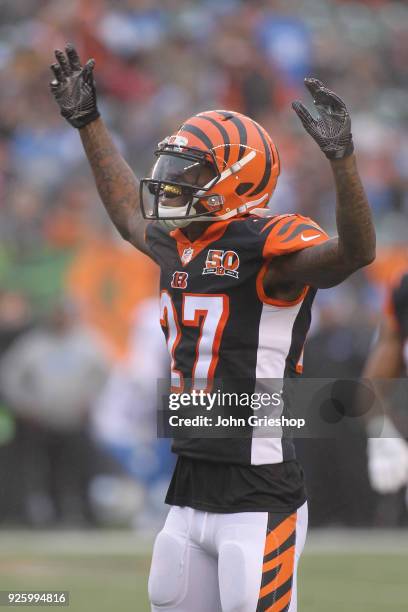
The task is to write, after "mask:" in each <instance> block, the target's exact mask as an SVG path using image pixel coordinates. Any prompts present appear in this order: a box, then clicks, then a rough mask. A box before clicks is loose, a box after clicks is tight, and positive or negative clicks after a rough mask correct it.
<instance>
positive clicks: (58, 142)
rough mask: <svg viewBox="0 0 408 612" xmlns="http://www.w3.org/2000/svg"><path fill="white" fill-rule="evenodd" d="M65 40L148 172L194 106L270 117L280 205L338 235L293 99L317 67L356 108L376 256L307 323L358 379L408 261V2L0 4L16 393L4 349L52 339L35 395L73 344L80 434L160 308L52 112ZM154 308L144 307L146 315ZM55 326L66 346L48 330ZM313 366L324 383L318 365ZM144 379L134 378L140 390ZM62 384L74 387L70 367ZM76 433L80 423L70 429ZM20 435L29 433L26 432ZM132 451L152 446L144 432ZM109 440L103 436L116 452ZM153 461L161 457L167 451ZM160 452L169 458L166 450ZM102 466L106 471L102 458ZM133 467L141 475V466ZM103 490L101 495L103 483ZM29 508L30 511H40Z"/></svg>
mask: <svg viewBox="0 0 408 612" xmlns="http://www.w3.org/2000/svg"><path fill="white" fill-rule="evenodd" d="M67 41H70V42H73V43H74V44H75V45H76V46H77V48H78V51H79V53H80V56H81V58H82V59H83V61H86V59H88V57H94V58H95V60H96V68H95V75H96V82H97V91H98V100H99V108H100V111H101V113H102V115H103V117H104V118H105V120H106V122H107V124H108V126H109V128H110V129H111V130H112V132H113V133H114V135H115V138H116V140H117V143H118V145H119V147H120V148H121V150H122V151H123V154H124V155H125V157H126V159H127V160H128V161H129V163H130V165H131V166H132V168H133V169H134V171H135V173H136V174H137V175H138V176H144V175H145V174H146V172H147V171H148V169H149V167H150V166H151V165H152V156H153V151H154V148H155V145H156V143H157V142H159V141H160V140H162V138H163V137H164V136H166V135H168V134H170V133H172V132H173V131H174V129H175V128H176V127H177V126H178V125H179V124H180V123H181V121H182V120H183V119H185V118H186V117H188V116H190V115H191V114H194V113H196V112H199V111H200V110H205V109H209V108H232V109H234V110H237V111H240V112H243V113H246V114H249V115H251V116H252V117H253V118H255V119H256V120H257V121H259V122H260V123H261V124H262V125H264V126H265V128H266V129H267V130H268V131H269V132H270V134H271V135H272V137H273V139H274V141H275V142H276V144H277V146H278V149H279V151H280V157H281V162H282V174H281V177H280V179H279V183H278V188H277V190H276V192H275V194H274V196H273V199H272V202H271V208H273V210H275V211H276V212H279V213H281V212H284V211H289V212H293V211H297V212H299V213H302V214H304V215H307V216H311V217H312V218H314V219H315V220H316V221H318V222H319V223H320V224H322V225H323V227H324V228H325V229H327V230H328V231H329V232H330V231H333V229H334V226H335V220H334V202H335V194H334V190H333V184H332V179H331V176H330V171H329V168H328V166H327V162H326V160H325V159H324V158H323V157H322V155H321V153H320V151H319V150H318V148H317V147H316V146H315V144H314V143H313V142H312V141H311V139H310V137H309V136H308V135H306V134H305V133H304V131H303V129H302V128H301V126H300V123H299V121H298V120H297V118H296V116H295V115H294V113H293V111H292V110H291V102H292V100H294V99H296V98H299V99H302V100H303V101H304V102H305V103H308V102H309V103H310V102H311V100H310V99H309V100H308V99H307V96H306V92H305V89H304V87H303V78H304V77H305V76H308V75H311V76H315V77H318V78H320V79H321V80H322V81H324V82H325V83H326V84H327V85H328V86H329V87H330V88H332V89H334V90H335V91H336V92H338V93H339V94H340V95H341V96H342V97H343V98H344V99H345V100H346V101H347V104H348V106H349V108H350V112H351V115H352V122H353V135H354V140H355V144H356V149H357V153H358V160H359V165H360V170H361V174H362V177H363V181H364V184H365V187H366V190H367V193H368V195H369V199H370V202H371V205H372V208H373V212H374V215H375V219H376V226H377V229H378V239H379V254H378V259H377V262H375V264H374V265H372V266H371V267H370V269H369V270H368V271H364V272H360V273H358V274H357V275H354V277H353V278H352V279H350V280H349V281H348V282H347V283H345V284H344V285H342V286H341V287H339V288H336V289H333V290H330V291H322V292H319V293H320V295H319V299H318V301H317V305H316V309H315V317H314V323H313V329H312V333H313V334H314V339H313V342H314V343H315V345H314V346H315V350H316V351H321V354H324V356H325V358H324V359H321V360H320V366H321V363H323V362H324V363H325V364H326V369H327V372H326V375H327V376H331V375H332V372H335V374H334V375H338V374H336V372H337V373H338V372H339V371H341V372H342V374H343V375H344V376H356V375H358V373H359V371H360V369H361V366H362V363H363V362H364V359H365V356H366V353H367V351H368V350H369V349H368V347H369V343H370V340H371V336H372V331H373V328H374V327H375V325H376V322H377V320H378V316H379V313H380V312H381V308H382V302H383V299H384V293H385V291H386V287H387V285H388V284H389V283H390V282H392V280H393V279H394V278H395V277H396V276H397V275H398V274H399V273H400V272H401V271H402V270H403V269H404V268H405V267H407V266H408V249H407V248H406V247H407V240H408V239H407V236H408V232H407V230H408V222H407V219H408V196H407V193H408V192H407V189H406V187H407V182H408V131H407V124H408V105H407V98H406V95H407V94H406V91H407V84H408V5H407V3H406V2H404V1H397V0H390V1H388V0H360V1H357V0H201V1H200V2H198V1H195V0H164V1H160V2H159V0H116V1H115V2H109V1H108V0H71V1H70V2H66V1H64V0H0V81H1V87H0V352H1V355H4V360H5V362H6V361H7V360H8V361H7V363H8V366H7V367H9V371H10V372H13V371H14V373H15V377H16V380H15V387H16V389H18V388H20V389H21V388H22V387H24V385H23V386H21V384H20V382H17V380H18V379H17V377H18V374H19V373H18V371H17V370H18V368H17V367H16V366H15V365H13V361H12V357H10V355H11V353H10V351H11V352H12V351H13V350H14V351H15V354H14V359H15V361H14V364H16V363H17V364H18V365H19V367H20V369H22V370H23V369H24V368H23V364H22V362H21V360H20V359H19V358H18V357H16V354H18V353H17V352H16V351H18V350H23V353H24V354H25V352H26V351H25V349H22V348H21V345H20V346H18V345H17V348H16V345H15V344H16V342H24V341H27V342H31V343H34V344H35V342H38V343H39V345H40V346H41V351H42V352H41V354H42V355H43V357H44V359H43V361H44V368H45V370H44V371H42V370H41V368H40V367H39V366H40V364H39V363H30V364H29V365H30V367H31V366H36V367H37V370H35V371H34V373H33V372H31V374H27V372H24V371H23V372H21V373H20V374H21V375H22V376H23V381H24V384H27V385H28V386H27V389H28V395H29V396H30V394H31V393H34V387H33V386H30V384H31V385H32V384H33V377H34V378H35V377H38V379H39V380H37V381H36V382H37V383H38V384H40V382H39V381H41V377H42V376H51V372H52V376H53V377H55V376H56V374H55V372H56V371H58V367H57V366H58V360H57V361H55V360H54V356H55V351H56V353H58V354H59V355H60V357H61V360H62V361H61V364H60V365H61V368H62V371H63V372H64V373H66V372H67V370H66V369H65V368H67V365H66V363H64V360H63V359H62V357H63V356H64V355H65V356H66V357H67V360H66V362H67V363H70V360H69V356H70V355H71V356H72V355H74V354H75V355H76V354H80V355H81V359H83V360H84V361H85V362H86V367H89V368H90V369H91V371H92V372H94V375H92V376H85V377H84V376H82V378H81V377H80V378H81V384H83V385H84V387H86V389H85V391H86V393H88V392H90V391H92V393H91V395H90V396H86V400H84V399H83V398H81V399H80V401H78V398H72V397H71V398H70V400H69V401H71V402H72V403H73V404H75V410H74V408H73V410H74V412H75V415H74V416H73V420H74V421H75V422H76V426H75V427H76V429H77V430H78V431H79V430H81V431H82V429H81V428H80V427H79V423H83V422H85V421H87V420H89V421H92V419H91V418H90V417H89V415H88V411H90V407H91V405H92V406H93V405H94V404H97V405H98V406H102V407H100V414H105V412H104V411H106V402H108V404H109V397H110V395H109V394H110V393H111V392H112V389H121V390H123V389H128V391H127V393H130V395H132V392H131V391H129V389H132V385H133V384H135V383H134V378H135V376H136V378H137V372H138V371H139V370H140V368H141V363H142V361H143V358H140V360H139V361H138V360H137V358H135V357H134V355H135V354H137V350H136V349H135V350H133V348H132V337H134V334H137V329H138V327H137V324H136V323H135V320H136V319H135V316H136V313H137V312H138V309H139V308H142V310H143V309H144V310H143V312H145V318H146V319H149V318H150V316H153V313H154V304H152V303H150V302H146V300H149V298H150V297H151V296H152V295H154V292H155V290H156V285H157V272H156V270H155V267H154V266H153V264H151V263H150V262H149V261H148V260H147V259H146V258H145V257H144V256H143V255H140V254H138V253H137V252H136V251H134V250H133V249H132V248H131V247H129V246H128V245H127V244H125V243H124V242H122V241H121V240H120V239H119V237H118V235H117V234H116V231H115V230H114V229H113V228H112V226H111V224H110V222H109V220H108V218H107V216H106V214H105V212H104V211H103V208H102V206H101V204H100V202H99V200H98V196H97V193H96V190H95V188H94V185H93V181H92V178H91V175H90V172H89V169H88V166H87V163H86V159H85V157H84V154H83V152H82V150H81V146H80V142H79V137H78V134H77V133H76V131H75V130H73V129H72V128H71V127H70V126H69V125H68V124H67V123H66V122H65V121H64V120H63V119H62V118H61V117H60V116H59V113H58V109H57V106H56V104H55V102H54V100H53V99H52V97H51V95H50V93H49V87H48V83H49V81H50V80H51V72H50V70H49V65H50V64H51V63H52V62H53V61H54V60H53V50H54V49H55V48H63V47H64V44H65V43H66V42H67ZM146 304H151V306H150V307H149V309H147V310H146ZM68 305H69V306H68ZM67 308H68V310H69V314H67ZM61 309H62V311H63V313H64V314H63V315H62V314H61ZM72 310H73V311H75V314H73V312H72ZM68 320H69V323H68ZM74 320H75V325H78V336H77V339H78V345H77V346H74V344H75V343H73V342H71V341H70V342H68V344H69V346H65V345H64V343H63V342H62V341H61V333H62V331H63V330H61V328H58V325H62V327H64V326H66V325H74V322H73V321H74ZM79 326H80V327H81V331H80V330H79ZM64 329H65V330H66V327H65V328H64ZM50 330H52V334H57V337H58V342H54V341H55V338H54V339H52V338H51V339H50V334H51V331H50ZM41 334H43V337H41ZM52 334H51V335H52ZM81 334H82V336H81ZM39 336H40V337H39ZM71 337H72V334H70V335H69V338H71ZM91 337H92V339H91ZM22 346H23V347H24V345H22ZM102 346H103V349H102V348H101V347H102ZM85 347H86V348H87V350H84V348H85ZM91 348H92V350H91ZM155 350H156V349H155ZM1 355H0V358H1ZM132 355H133V357H132ZM102 356H103V359H102ZM26 357H27V355H26ZM27 360H28V357H27ZM34 362H35V360H34ZM129 363H132V367H131V368H130V369H131V370H132V372H133V374H132V375H129ZM311 363H312V360H311ZM47 368H49V370H47ZM163 368H164V369H165V366H163ZM316 368H317V369H318V368H319V364H316ZM124 369H125V370H126V372H127V374H126V382H125V383H123V384H122V383H121V382H120V381H121V376H123V371H124ZM101 371H102V372H103V371H105V373H106V372H108V373H111V377H112V379H111V380H110V381H109V385H111V386H110V387H109V389H104V390H102V391H103V393H104V394H105V395H104V397H103V398H102V400H101V399H100V398H99V394H100V392H101V389H100V388H99V387H98V385H96V386H94V387H92V389H91V388H88V383H90V381H91V380H93V381H97V380H98V376H99V375H100V372H101ZM44 372H45V373H44ZM98 372H99V374H98ZM135 373H136V374H135ZM309 375H316V372H314V371H313V367H311V371H310V373H309ZM320 375H322V373H321V371H320ZM30 376H31V378H30ZM72 376H73V377H74V379H75V380H77V379H76V378H75V377H77V376H79V373H78V372H77V371H73V372H72ZM105 378H106V376H105ZM140 378H141V377H140V376H139V383H136V386H138V385H139V387H138V388H139V393H140V394H141V395H140V397H143V393H144V391H143V390H141V389H140ZM54 380H57V379H55V378H54ZM7 381H8V382H9V384H10V385H12V383H13V381H14V378H13V377H12V376H11V375H9V376H7ZM57 382H58V381H57ZM85 383H86V384H85ZM61 384H62V383H61ZM63 384H64V385H67V389H70V388H72V380H71V382H70V379H69V377H68V379H67V380H65V381H64V383H63ZM115 385H116V387H115ZM129 385H130V386H129ZM34 386H35V385H34ZM102 386H103V385H102ZM56 387H57V388H58V384H56ZM58 389H59V391H58V392H61V389H60V388H58ZM48 392H49V393H51V391H50V390H49V389H47V393H48ZM0 393H1V399H2V402H3V404H4V406H3V409H2V412H1V411H0V444H1V440H2V439H4V440H6V441H7V440H9V438H10V436H11V437H12V435H13V434H12V425H10V420H9V418H8V416H7V415H8V412H7V411H8V409H9V406H10V405H13V403H14V404H17V405H18V407H19V410H20V412H19V418H20V419H23V421H24V422H26V420H27V414H25V413H24V414H23V412H24V410H23V407H24V406H26V405H28V406H29V407H30V405H31V404H30V402H29V401H28V404H27V399H26V398H22V397H21V395H19V394H17V395H18V397H14V395H13V390H11V391H10V389H5V388H4V385H3V386H2V388H1V389H0ZM122 395H123V396H126V392H125V391H124V392H123V394H122ZM44 401H45V400H44ZM123 401H124V404H126V401H125V399H123ZM140 401H141V403H142V404H143V405H145V403H144V402H143V401H142V400H140ZM50 402H52V400H50ZM98 402H99V403H98ZM134 405H135V402H134V401H133V402H130V403H129V406H134ZM36 409H39V406H34V407H33V411H34V412H35V410H36ZM43 410H44V412H45V413H46V412H47V410H46V408H45V407H44V406H43ZM123 410H124V412H125V413H127V412H129V411H131V408H130V407H128V408H124V409H123ZM126 411H127V412H126ZM63 414H64V410H63V409H62V407H61V411H60V416H61V419H62V421H61V423H59V424H58V427H60V428H61V430H64V428H65V430H66V429H67V424H66V423H63ZM106 414H109V410H107V413H106ZM48 416H49V415H48ZM44 418H45V421H43V422H46V428H51V429H52V427H55V423H52V422H49V420H47V415H45V416H44V414H42V415H40V417H39V415H38V414H37V415H35V414H32V415H30V419H31V420H34V421H35V420H36V419H37V422H39V420H40V421H41V419H44ZM53 418H57V419H58V415H57V416H55V415H54V417H53ZM30 419H29V420H30ZM51 420H52V419H51ZM96 421H97V424H96V425H95V423H94V430H95V431H97V432H98V433H99V435H100V436H101V438H102V439H104V440H105V438H106V435H105V434H106V431H107V429H109V428H107V427H106V426H105V425H104V423H106V422H109V423H110V420H109V418H108V417H106V420H105V421H104V419H101V418H98V419H96ZM30 427H32V423H31V424H30ZM75 427H73V424H72V423H71V425H70V426H69V427H68V429H69V430H70V431H71V432H72V430H73V429H75ZM113 429H114V426H113ZM119 429H120V428H119ZM147 429H149V428H147ZM124 430H126V427H123V428H122V430H121V431H122V432H123V431H124ZM101 432H103V435H102V434H101ZM21 435H22V439H23V442H22V443H24V436H25V435H26V432H23V433H22V434H21ZM121 435H122V434H121ZM107 437H108V438H109V437H110V436H109V435H108V436H107ZM119 437H120V436H119ZM151 437H152V434H150V438H151ZM141 438H143V436H141ZM147 438H149V435H147ZM6 443H7V442H4V444H6ZM139 443H140V445H141V448H143V449H144V450H146V448H147V446H148V445H147V446H146V443H145V441H143V440H139ZM78 444H80V441H78ZM114 446H115V444H114V443H113V442H112V441H111V440H110V448H111V450H112V448H113V447H114ZM122 451H123V449H122V450H120V451H119V450H118V449H116V450H115V452H113V453H111V455H110V456H114V457H115V460H116V461H117V463H118V464H119V465H122V467H123V465H124V464H126V469H125V472H126V473H127V474H132V475H133V476H135V474H134V473H133V471H132V468H129V461H130V463H131V461H133V459H131V460H128V459H124V456H125V455H126V452H125V451H123V452H122ZM49 452H52V451H49ZM95 452H97V451H95ZM146 452H147V451H146ZM148 452H150V453H151V452H152V451H151V449H150V450H149V451H148ZM155 452H156V451H155ZM160 453H163V456H166V449H164V450H163V449H161V450H160ZM155 461H156V464H157V465H160V462H161V461H162V455H160V456H159V458H158V459H157V456H156V459H155ZM94 462H95V465H96V466H99V465H100V461H99V459H98V458H97V459H95V458H94ZM102 463H103V461H102ZM99 471H100V473H101V474H105V476H104V478H105V480H103V481H101V482H102V485H104V486H105V487H108V485H109V482H110V481H107V480H106V478H108V476H107V475H106V474H110V475H112V474H116V473H117V468H116V467H115V468H113V467H109V469H108V467H106V466H105V465H104V466H103V467H101V468H100V470H99ZM136 476H137V477H138V478H139V480H141V481H142V482H144V481H143V478H144V476H143V477H142V476H140V474H138V475H136ZM153 480H154V482H156V480H155V478H153ZM102 485H101V487H102ZM109 486H110V485H109ZM108 488H109V487H108ZM102 489H103V487H102ZM103 490H104V489H103ZM95 491H96V492H97V493H98V492H100V489H98V487H96V485H95ZM97 493H95V495H97ZM98 494H99V493H98ZM128 494H129V496H130V499H133V497H132V495H133V496H134V497H135V498H137V497H138V493H137V492H135V491H131V492H129V491H128ZM64 506H65V507H66V505H64ZM39 507H42V506H41V504H40V506H39ZM44 507H45V506H44ZM30 512H31V514H30ZM33 512H34V511H32V510H30V511H29V512H28V514H29V515H30V516H31V517H33V516H35V517H36V516H37V514H35V512H34V514H32V513H33ZM40 514H41V513H40ZM47 516H48V515H47ZM50 516H51V515H50ZM0 519H1V515H0ZM32 520H33V521H34V522H35V520H37V519H32ZM40 522H41V521H40Z"/></svg>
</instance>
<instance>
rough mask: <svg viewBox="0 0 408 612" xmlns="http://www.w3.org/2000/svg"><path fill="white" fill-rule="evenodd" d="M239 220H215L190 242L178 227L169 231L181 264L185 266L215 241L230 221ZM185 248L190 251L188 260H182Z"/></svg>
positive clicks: (222, 233)
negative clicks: (175, 244)
mask: <svg viewBox="0 0 408 612" xmlns="http://www.w3.org/2000/svg"><path fill="white" fill-rule="evenodd" d="M239 220H240V219H228V220H226V221H215V222H214V223H211V225H209V226H208V227H207V229H205V230H204V232H203V233H202V234H201V236H199V237H198V238H197V240H193V241H192V242H191V241H190V240H189V239H188V238H187V236H186V235H185V234H184V233H183V232H182V231H181V230H180V229H178V228H177V229H175V230H173V231H171V232H170V236H171V237H172V238H174V240H175V241H176V243H177V251H178V254H179V257H180V261H181V263H182V265H183V266H187V265H188V264H189V263H190V261H192V260H193V259H194V258H195V257H197V255H199V254H200V253H201V251H202V250H204V249H205V248H206V247H207V246H209V245H210V244H211V243H212V242H215V240H219V239H220V238H221V237H222V236H223V235H224V233H225V231H226V229H227V227H228V226H229V224H230V223H232V222H233V221H239ZM186 249H191V251H192V252H191V253H190V255H189V257H188V260H186V261H184V262H183V253H184V252H185V251H186Z"/></svg>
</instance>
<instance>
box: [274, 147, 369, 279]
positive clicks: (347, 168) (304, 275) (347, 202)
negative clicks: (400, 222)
mask: <svg viewBox="0 0 408 612" xmlns="http://www.w3.org/2000/svg"><path fill="white" fill-rule="evenodd" d="M331 166H332V169H333V174H334V179H335V184H336V191H337V206H336V221H337V231H338V237H337V238H333V239H331V240H328V241H327V242H325V243H323V244H320V245H317V246H313V247H310V248H306V249H303V250H302V251H298V252H297V253H293V254H290V255H284V256H282V257H279V258H276V259H275V260H272V262H271V269H272V272H273V276H274V277H275V279H276V282H282V280H292V281H300V282H302V283H304V284H308V285H312V286H314V287H333V286H334V285H338V284H339V283H341V282H342V281H343V280H345V279H346V278H347V277H348V276H350V274H352V273H353V272H355V271H356V270H357V269H358V268H362V267H363V266H366V265H368V264H369V263H371V262H372V261H373V259H374V257H375V230H374V225H373V221H372V218H371V211H370V207H369V204H368V202H367V198H366V195H365V193H364V188H363V186H362V183H361V180H360V176H359V174H358V170H357V166H356V161H355V157H354V155H352V156H350V157H347V158H345V159H342V160H338V161H337V160H336V161H333V162H332V163H331Z"/></svg>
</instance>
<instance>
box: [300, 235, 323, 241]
mask: <svg viewBox="0 0 408 612" xmlns="http://www.w3.org/2000/svg"><path fill="white" fill-rule="evenodd" d="M319 236H321V234H314V235H313V236H304V235H303V234H300V237H301V239H302V240H303V242H309V241H310V240H314V239H315V238H318V237H319Z"/></svg>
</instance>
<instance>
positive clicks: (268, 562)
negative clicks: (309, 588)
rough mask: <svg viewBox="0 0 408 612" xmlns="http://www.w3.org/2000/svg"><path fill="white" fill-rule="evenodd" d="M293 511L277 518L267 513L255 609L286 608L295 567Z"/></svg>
mask: <svg viewBox="0 0 408 612" xmlns="http://www.w3.org/2000/svg"><path fill="white" fill-rule="evenodd" d="M295 544H296V512H295V513H293V514H291V515H290V516H288V517H287V518H285V519H284V520H281V517H280V515H276V514H269V517H268V527H267V536H266V540H265V549H264V557H263V566H262V582H261V588H260V592H259V602H258V606H257V609H256V612H287V610H288V606H289V603H290V600H291V595H292V583H293V573H294V568H295Z"/></svg>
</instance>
